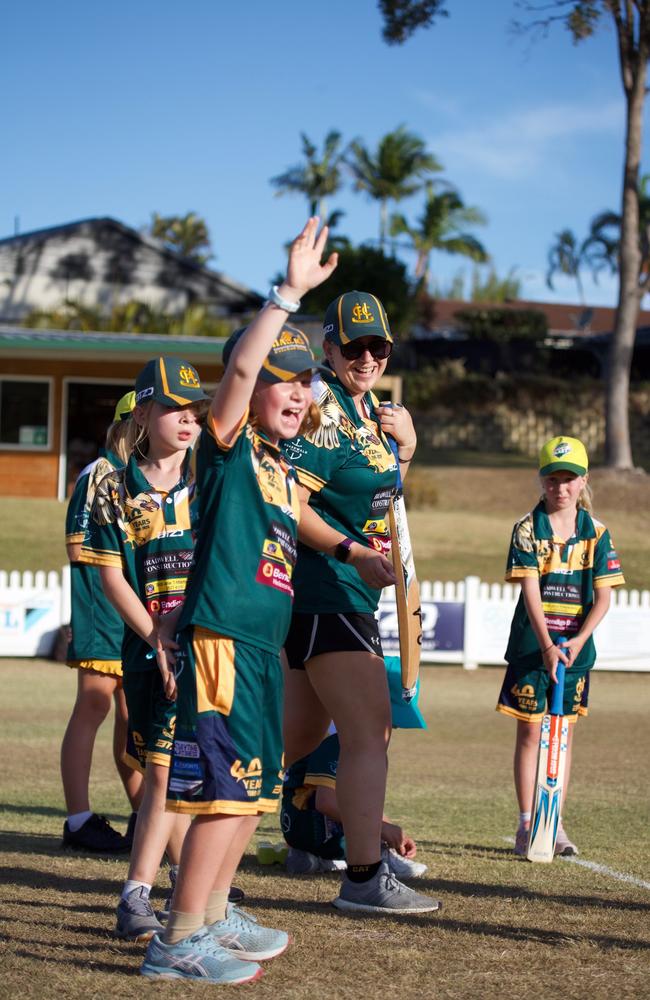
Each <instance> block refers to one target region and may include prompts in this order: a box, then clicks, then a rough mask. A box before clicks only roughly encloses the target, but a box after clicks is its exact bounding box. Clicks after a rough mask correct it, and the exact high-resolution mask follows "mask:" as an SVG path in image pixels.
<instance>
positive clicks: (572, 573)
mask: <svg viewBox="0 0 650 1000" xmlns="http://www.w3.org/2000/svg"><path fill="white" fill-rule="evenodd" d="M525 576H534V577H537V578H538V579H539V587H540V592H541V597H542V608H543V610H544V618H545V621H546V625H547V628H548V630H549V633H550V635H551V638H552V639H553V640H554V641H556V640H557V639H560V638H564V639H570V638H571V637H572V636H574V635H576V633H577V632H579V630H580V627H581V625H582V623H583V621H584V620H585V618H586V616H587V614H588V613H589V611H590V610H591V608H592V606H593V603H594V590H596V589H598V588H599V587H620V586H621V585H622V584H624V583H625V579H624V577H623V574H622V572H621V563H620V560H619V558H618V555H617V554H616V550H615V549H614V545H613V543H612V540H611V538H610V535H609V532H608V530H607V528H606V527H605V525H604V524H601V522H600V521H597V520H596V518H595V517H592V516H591V514H589V513H588V512H587V511H586V510H583V509H580V510H578V515H577V518H576V532H575V535H574V536H573V537H572V538H569V539H568V541H566V542H564V541H562V539H560V538H556V537H555V536H554V535H553V528H552V527H551V522H550V520H549V518H548V515H547V513H546V508H545V506H544V501H543V500H542V501H540V503H538V505H537V506H536V507H535V509H534V510H533V511H531V513H530V514H526V516H525V517H524V518H522V519H521V521H518V522H517V523H516V524H515V526H514V529H513V532H512V541H511V543H510V551H509V552H508V565H507V571H506V580H514V581H516V580H521V579H522V577H525ZM525 657H537V658H540V650H539V643H538V641H537V638H536V636H535V633H534V632H533V629H532V626H531V624H530V621H529V619H528V614H527V612H526V606H525V604H524V597H523V594H520V595H519V601H518V603H517V607H516V609H515V614H514V618H513V620H512V625H511V628H510V638H509V640H508V648H507V650H506V655H505V658H506V660H507V661H508V663H513V662H518V661H521V660H522V659H524V658H525ZM595 659H596V648H595V646H594V641H593V637H590V638H589V639H588V640H587V642H586V643H585V644H584V646H583V647H582V649H581V650H580V653H579V654H578V656H577V658H576V660H575V661H574V663H572V664H571V665H572V667H584V668H588V667H591V666H593V664H594V662H595Z"/></svg>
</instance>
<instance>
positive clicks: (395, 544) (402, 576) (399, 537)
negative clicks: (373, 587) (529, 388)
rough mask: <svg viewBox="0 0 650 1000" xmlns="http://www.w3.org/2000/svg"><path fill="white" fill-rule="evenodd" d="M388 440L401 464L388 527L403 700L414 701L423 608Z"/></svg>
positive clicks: (399, 477)
mask: <svg viewBox="0 0 650 1000" xmlns="http://www.w3.org/2000/svg"><path fill="white" fill-rule="evenodd" d="M388 440H389V443H390V447H391V450H392V452H393V455H394V456H395V461H396V462H397V489H396V491H395V496H394V497H393V498H392V499H391V501H390V503H389V506H388V524H389V527H390V536H391V556H392V560H393V569H394V571H395V578H396V583H395V603H396V605H397V627H398V631H399V655H400V661H401V665H402V688H403V689H404V692H403V697H404V699H405V700H406V701H410V700H411V698H412V697H413V696H414V694H415V686H416V683H417V679H418V674H419V672H420V652H421V649H422V610H421V607H420V587H419V585H418V581H417V577H416V575H415V563H414V561H413V547H412V545H411V536H410V534H409V526H408V521H407V520H406V507H405V505H404V489H403V484H402V476H401V474H400V469H399V457H398V454H397V442H396V441H395V440H394V438H391V437H389V439H388Z"/></svg>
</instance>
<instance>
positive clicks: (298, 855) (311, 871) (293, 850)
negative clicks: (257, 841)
mask: <svg viewBox="0 0 650 1000" xmlns="http://www.w3.org/2000/svg"><path fill="white" fill-rule="evenodd" d="M286 866H287V871H288V872H289V873H290V874H291V875H316V874H318V873H323V872H338V871H345V869H346V867H347V865H346V863H345V861H344V860H343V859H342V858H341V860H337V859H334V860H332V861H330V860H328V859H327V858H319V857H317V856H316V855H315V854H311V853H310V852H309V851H301V850H299V849H298V848H297V847H290V848H289V853H288V854H287V860H286Z"/></svg>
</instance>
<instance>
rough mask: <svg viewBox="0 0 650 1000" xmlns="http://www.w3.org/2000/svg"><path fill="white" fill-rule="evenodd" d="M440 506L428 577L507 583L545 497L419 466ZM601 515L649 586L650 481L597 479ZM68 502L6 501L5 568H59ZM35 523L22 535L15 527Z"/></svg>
mask: <svg viewBox="0 0 650 1000" xmlns="http://www.w3.org/2000/svg"><path fill="white" fill-rule="evenodd" d="M417 475H418V477H419V479H420V481H422V482H423V484H424V487H426V486H427V485H429V489H428V490H427V489H425V490H424V493H425V495H426V494H427V493H428V494H431V495H435V496H436V497H437V501H436V503H435V506H429V507H428V508H427V509H425V510H417V509H412V510H411V512H410V514H409V524H410V526H411V535H412V538H413V545H414V550H415V558H416V566H417V570H418V576H419V578H420V579H421V580H462V579H463V578H464V577H466V576H468V575H470V574H473V575H475V576H480V577H481V579H483V580H487V581H488V582H490V583H494V582H497V581H500V580H502V579H503V572H504V567H505V559H506V554H507V551H508V543H509V540H510V532H511V530H512V525H513V523H514V522H515V520H516V519H517V518H518V517H520V516H522V515H523V514H525V513H526V511H527V510H530V509H531V507H533V506H534V504H535V503H536V500H537V496H538V489H537V483H536V476H535V472H534V470H533V469H530V468H528V469H518V468H507V469H486V468H462V467H453V466H449V467H441V466H431V467H422V466H420V467H418V468H417ZM592 485H593V487H594V493H595V510H596V514H597V516H598V517H600V518H601V520H603V521H604V522H605V524H606V525H607V526H608V528H609V529H610V531H611V533H612V536H613V538H614V541H615V543H616V545H617V547H618V550H619V552H620V555H621V560H622V564H623V570H624V572H625V577H626V580H627V585H628V587H636V588H650V533H649V532H648V530H647V511H648V510H649V509H650V476H646V475H641V474H614V473H609V472H604V471H600V470H596V471H595V472H594V473H593V474H592ZM64 518H65V505H64V504H61V503H58V502H57V501H55V500H30V499H25V500H16V499H8V498H0V553H2V555H1V556H0V569H4V570H11V569H18V570H26V569H30V570H38V569H44V570H50V569H54V570H60V568H61V566H62V565H63V564H64V563H65V559H66V556H65V548H64V544H63V533H64ZM24 524H27V525H28V531H27V532H26V533H18V532H17V531H16V525H24Z"/></svg>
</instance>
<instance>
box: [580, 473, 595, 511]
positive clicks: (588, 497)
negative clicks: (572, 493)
mask: <svg viewBox="0 0 650 1000" xmlns="http://www.w3.org/2000/svg"><path fill="white" fill-rule="evenodd" d="M593 499H594V495H593V493H592V491H591V486H590V485H589V480H587V481H586V482H585V485H584V486H583V487H582V489H581V490H580V496H579V497H578V503H577V507H578V509H580V508H582V510H586V511H587V513H588V514H591V512H592V511H593V509H594V507H593Z"/></svg>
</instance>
